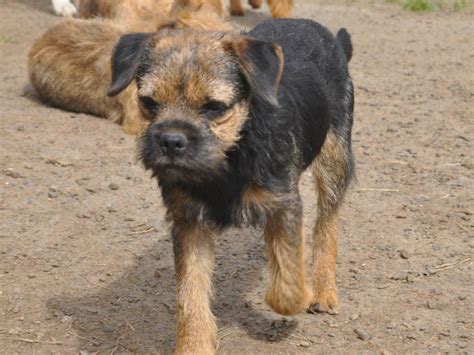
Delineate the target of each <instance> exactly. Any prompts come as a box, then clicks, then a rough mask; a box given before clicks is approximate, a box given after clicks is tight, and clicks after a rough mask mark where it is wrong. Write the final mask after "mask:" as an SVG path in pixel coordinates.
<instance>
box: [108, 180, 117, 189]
mask: <svg viewBox="0 0 474 355" xmlns="http://www.w3.org/2000/svg"><path fill="white" fill-rule="evenodd" d="M109 189H111V190H118V189H119V186H118V185H117V184H116V183H114V182H111V183H110V185H109Z"/></svg>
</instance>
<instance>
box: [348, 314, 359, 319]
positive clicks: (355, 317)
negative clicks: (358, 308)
mask: <svg viewBox="0 0 474 355" xmlns="http://www.w3.org/2000/svg"><path fill="white" fill-rule="evenodd" d="M359 318H360V314H359V313H354V314H353V315H352V316H350V318H349V319H350V320H356V319H359Z"/></svg>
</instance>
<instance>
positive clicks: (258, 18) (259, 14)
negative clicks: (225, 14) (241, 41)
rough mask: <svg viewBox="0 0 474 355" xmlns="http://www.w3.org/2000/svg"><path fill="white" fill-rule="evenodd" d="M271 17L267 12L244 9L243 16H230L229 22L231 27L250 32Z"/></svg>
mask: <svg viewBox="0 0 474 355" xmlns="http://www.w3.org/2000/svg"><path fill="white" fill-rule="evenodd" d="M271 18H272V17H271V16H270V15H269V14H268V11H267V10H253V9H246V11H245V15H244V16H231V17H229V19H230V22H231V23H232V25H233V26H235V27H236V28H239V29H243V30H245V31H247V30H251V29H252V28H254V27H255V26H256V25H258V24H259V23H262V22H264V21H266V20H270V19H271Z"/></svg>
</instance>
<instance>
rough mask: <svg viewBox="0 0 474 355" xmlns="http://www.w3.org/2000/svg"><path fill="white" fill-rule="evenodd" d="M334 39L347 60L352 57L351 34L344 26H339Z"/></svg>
mask: <svg viewBox="0 0 474 355" xmlns="http://www.w3.org/2000/svg"><path fill="white" fill-rule="evenodd" d="M336 39H337V41H338V42H339V44H340V45H341V47H342V50H343V51H344V54H345V55H346V59H347V62H349V61H350V60H351V58H352V41H351V35H350V34H349V32H347V30H346V29H345V28H341V29H340V30H339V31H338V32H337V35H336Z"/></svg>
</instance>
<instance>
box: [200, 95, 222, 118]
mask: <svg viewBox="0 0 474 355" xmlns="http://www.w3.org/2000/svg"><path fill="white" fill-rule="evenodd" d="M228 108H229V107H228V106H227V105H226V104H225V103H223V102H220V101H215V100H211V101H209V102H207V103H206V104H204V105H203V106H202V107H201V114H202V115H203V116H206V117H207V118H209V119H212V118H216V117H219V116H220V115H222V114H223V113H224V112H225V111H227V109H228Z"/></svg>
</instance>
